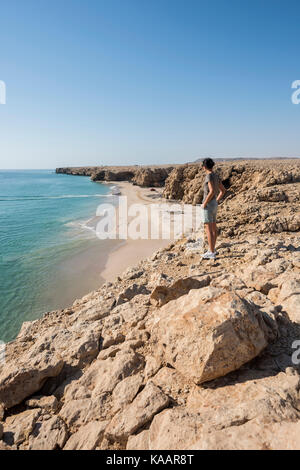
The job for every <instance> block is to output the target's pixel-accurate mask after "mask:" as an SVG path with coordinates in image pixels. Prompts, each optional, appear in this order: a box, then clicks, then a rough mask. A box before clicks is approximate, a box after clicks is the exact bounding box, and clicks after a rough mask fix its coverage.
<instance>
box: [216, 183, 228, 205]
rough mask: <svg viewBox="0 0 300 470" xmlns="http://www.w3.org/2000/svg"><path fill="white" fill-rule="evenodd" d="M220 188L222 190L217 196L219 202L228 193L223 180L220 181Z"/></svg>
mask: <svg viewBox="0 0 300 470" xmlns="http://www.w3.org/2000/svg"><path fill="white" fill-rule="evenodd" d="M219 190H220V192H219V194H218V197H217V202H219V201H220V199H222V197H223V196H224V194H225V193H226V189H225V188H224V186H223V183H222V182H221V181H220V182H219Z"/></svg>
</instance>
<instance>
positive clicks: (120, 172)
mask: <svg viewBox="0 0 300 470" xmlns="http://www.w3.org/2000/svg"><path fill="white" fill-rule="evenodd" d="M175 167H176V165H172V166H167V165H161V166H139V165H135V166H100V167H72V168H67V167H66V168H57V169H56V173H62V174H68V175H80V176H90V177H91V179H92V181H107V182H110V181H131V182H132V183H133V184H137V185H138V186H143V187H150V186H156V187H160V186H163V185H164V183H165V180H166V179H167V177H168V176H169V174H170V173H171V171H172V170H173V169H174V168H175Z"/></svg>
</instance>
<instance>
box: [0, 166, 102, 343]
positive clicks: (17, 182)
mask: <svg viewBox="0 0 300 470" xmlns="http://www.w3.org/2000/svg"><path fill="white" fill-rule="evenodd" d="M109 191H110V188H109V187H108V186H106V185H101V184H100V183H93V182H92V181H91V180H90V179H89V178H88V177H81V176H70V175H58V174H55V172H54V171H53V170H43V171H39V170H30V171H0V340H3V341H10V340H11V339H13V338H14V337H15V336H16V335H17V334H18V332H19V329H20V327H21V325H22V323H23V321H28V320H33V319H36V318H38V317H39V316H41V314H42V313H44V312H45V311H51V310H53V309H56V308H62V307H66V306H68V305H69V303H70V302H72V301H74V300H75V298H78V297H80V296H81V295H84V294H85V293H87V292H89V290H91V289H92V288H94V287H96V285H97V283H98V282H99V278H98V277H97V278H96V276H95V275H93V272H90V271H91V270H90V269H89V268H90V266H89V262H87V261H86V259H88V257H85V253H87V252H88V250H91V249H95V247H98V248H99V250H98V251H99V254H101V253H100V252H101V250H103V249H104V248H103V247H104V245H103V243H104V242H103V241H100V240H98V239H97V238H96V236H95V234H94V233H93V232H92V230H88V225H89V224H88V219H89V218H91V217H93V216H94V215H95V213H96V208H97V206H98V204H100V203H101V202H104V201H105V202H106V201H107V199H106V200H105V199H104V198H105V197H107V196H106V195H107V194H108V193H109ZM98 251H97V253H98ZM76 257H77V258H76ZM76 259H77V260H78V261H77V262H75V261H74V260H76ZM93 262H94V264H95V262H96V260H94V261H93ZM96 267H97V266H96ZM96 267H95V266H93V269H94V271H95V268H96ZM92 271H93V270H92ZM91 277H92V278H91Z"/></svg>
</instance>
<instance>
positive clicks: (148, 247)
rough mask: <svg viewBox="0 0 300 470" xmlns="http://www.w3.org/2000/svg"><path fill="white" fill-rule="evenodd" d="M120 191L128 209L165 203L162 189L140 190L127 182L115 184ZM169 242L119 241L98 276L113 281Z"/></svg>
mask: <svg viewBox="0 0 300 470" xmlns="http://www.w3.org/2000/svg"><path fill="white" fill-rule="evenodd" d="M116 185H117V186H118V188H119V189H120V191H121V194H122V196H126V197H127V204H128V207H129V206H130V205H131V204H136V203H140V204H141V203H142V204H145V205H148V204H153V203H155V202H165V200H164V199H163V198H162V191H163V189H162V188H155V191H153V192H152V191H150V188H141V187H139V186H134V185H133V184H132V183H129V182H116ZM170 242H171V240H170V239H167V240H164V239H159V240H151V239H148V240H132V239H130V238H129V239H127V240H120V245H119V246H118V247H117V248H116V249H115V250H114V251H111V252H110V253H109V255H108V257H107V260H106V264H105V267H104V269H103V270H102V271H101V272H100V276H101V278H102V279H104V280H105V281H113V280H114V279H115V278H116V277H117V276H118V275H120V274H121V273H122V272H124V271H125V270H126V269H127V268H129V267H132V266H134V265H136V264H137V263H139V262H140V261H141V260H143V259H144V258H147V257H148V256H150V255H151V254H152V253H154V252H155V251H157V250H158V249H160V248H164V247H166V246H167V245H169V243H170Z"/></svg>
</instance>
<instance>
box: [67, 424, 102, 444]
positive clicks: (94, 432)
mask: <svg viewBox="0 0 300 470" xmlns="http://www.w3.org/2000/svg"><path fill="white" fill-rule="evenodd" d="M107 424H108V422H107V421H92V422H90V423H89V424H86V425H85V426H82V427H81V428H80V429H79V431H77V432H76V433H75V434H73V435H72V436H71V437H70V439H69V440H68V441H67V443H66V445H65V447H64V450H94V449H95V448H96V447H97V446H98V445H99V444H100V442H101V440H102V438H103V435H104V431H105V428H106V426H107Z"/></svg>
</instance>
